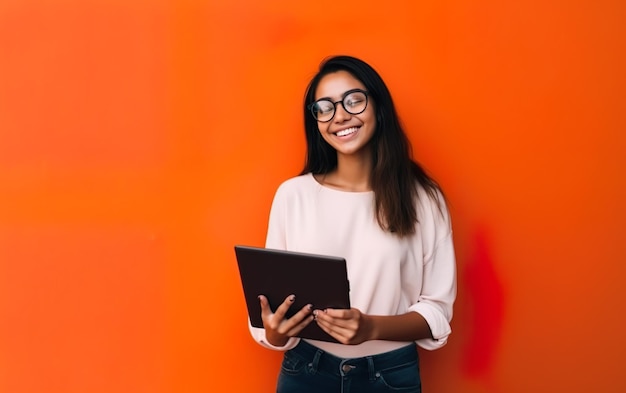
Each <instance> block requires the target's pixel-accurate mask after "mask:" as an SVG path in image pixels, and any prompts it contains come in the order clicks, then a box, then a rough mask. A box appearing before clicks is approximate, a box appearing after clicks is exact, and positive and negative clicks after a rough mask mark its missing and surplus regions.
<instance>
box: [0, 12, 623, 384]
mask: <svg viewBox="0 0 626 393" xmlns="http://www.w3.org/2000/svg"><path fill="white" fill-rule="evenodd" d="M222 3H224V4H222ZM226 3H228V4H226ZM296 4H300V5H296ZM623 4H624V3H623V2H621V1H617V0H615V1H609V0H600V1H597V0H578V1H576V0H574V1H564V0H561V1H551V2H545V1H537V0H531V1H526V2H516V1H504V2H503V1H497V0H482V1H473V2H460V1H436V2H415V1H411V0H405V1H385V2H378V1H374V0H363V1H361V2H358V4H357V3H354V2H352V3H350V2H348V3H345V2H330V3H319V4H316V3H311V2H305V3H304V2H303V3H298V2H291V1H289V2H288V1H284V2H279V1H263V2H259V1H253V0H233V1H228V2H221V1H212V0H196V1H191V0H176V1H174V0H170V1H166V0H150V1H148V0H117V1H115V0H108V1H107V0H90V1H83V0H57V1H54V0H3V1H2V2H0V392H11V393H19V392H211V391H232V392H243V391H255V392H269V391H272V389H273V383H274V380H275V377H276V373H277V370H278V367H279V362H280V354H279V353H276V352H272V351H269V350H265V349H263V348H261V347H260V346H258V345H257V344H256V343H254V342H253V341H252V340H251V338H250V337H249V335H248V332H247V327H246V318H245V306H244V303H243V296H242V292H241V289H240V287H239V281H238V276H237V269H236V265H235V260H234V254H233V249H232V247H233V245H234V244H235V243H244V244H252V245H262V244H263V241H264V237H265V229H266V221H267V216H268V210H269V205H270V202H271V198H272V196H273V192H274V190H275V188H276V187H277V185H278V184H279V183H280V182H281V181H282V180H284V179H286V178H287V177H290V176H292V175H295V174H296V173H297V172H298V171H299V170H300V167H301V164H302V162H303V153H304V138H303V130H302V125H301V123H302V119H301V113H300V112H301V109H300V108H301V100H302V97H303V93H304V88H305V85H306V83H307V82H308V80H309V78H310V77H311V76H312V74H313V73H314V72H315V69H316V67H317V64H318V63H319V61H320V60H321V59H322V58H323V57H325V56H327V55H331V54H340V53H345V54H351V55H356V56H358V57H361V58H363V59H365V60H366V61H368V62H370V63H371V64H372V65H373V66H374V67H375V68H376V69H377V70H378V71H379V72H380V73H381V74H382V76H383V78H384V79H385V80H386V81H387V83H388V85H389V87H390V89H391V91H392V93H393V95H394V99H395V101H396V103H397V105H398V109H399V112H400V114H401V117H402V118H403V121H404V123H405V125H406V129H407V130H408V133H409V134H410V138H411V140H412V142H413V145H414V151H415V156H416V158H417V159H418V160H419V161H421V162H422V163H423V164H424V165H425V166H426V167H427V168H428V169H429V170H430V172H431V173H432V174H433V175H434V176H435V177H436V178H437V179H438V180H439V181H440V182H441V183H442V185H443V186H444V189H445V191H446V192H447V194H448V197H449V200H450V203H451V206H450V208H451V212H452V217H453V222H454V229H455V236H456V238H455V241H456V246H457V253H458V266H459V297H458V302H457V304H456V308H455V318H454V321H453V329H454V334H453V335H452V336H451V340H450V342H449V344H448V345H447V346H446V347H444V348H443V349H441V350H439V351H436V352H433V353H427V352H422V373H423V383H424V386H425V390H426V391H427V392H470V393H472V392H527V391H546V392H557V391H571V392H583V391H595V392H623V391H624V390H626V382H625V380H624V377H623V368H624V364H625V363H626V355H624V354H625V353H626V339H625V338H624V336H623V332H624V331H625V328H626V326H625V325H626V323H625V322H626V321H625V318H626V317H625V316H624V311H625V310H624V301H625V300H626V296H625V295H624V293H623V290H622V288H623V285H624V273H625V272H626V268H625V267H624V266H626V265H625V264H624V263H625V262H626V245H625V244H626V242H625V240H626V239H625V238H624V222H626V208H625V207H624V200H625V199H626V184H625V181H624V177H625V176H624V172H625V169H626V158H625V156H626V154H625V153H624V152H625V151H626V136H625V131H626V120H625V119H626V116H624V114H625V113H626V112H625V110H626V98H625V97H626V94H624V91H626V78H625V76H624V69H626V56H625V53H626V52H625V51H624V48H626V40H625V34H624V30H623V27H622V26H623V23H624V20H626V12H625V7H624V5H623Z"/></svg>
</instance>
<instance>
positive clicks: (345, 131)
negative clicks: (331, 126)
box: [336, 127, 357, 136]
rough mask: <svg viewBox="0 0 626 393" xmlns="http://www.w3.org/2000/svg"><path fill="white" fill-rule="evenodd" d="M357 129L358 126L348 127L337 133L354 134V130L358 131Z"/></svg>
mask: <svg viewBox="0 0 626 393" xmlns="http://www.w3.org/2000/svg"><path fill="white" fill-rule="evenodd" d="M356 130H357V127H352V128H347V129H345V130H341V131H339V132H338V133H337V134H336V135H337V136H346V135H350V134H352V133H353V132H356Z"/></svg>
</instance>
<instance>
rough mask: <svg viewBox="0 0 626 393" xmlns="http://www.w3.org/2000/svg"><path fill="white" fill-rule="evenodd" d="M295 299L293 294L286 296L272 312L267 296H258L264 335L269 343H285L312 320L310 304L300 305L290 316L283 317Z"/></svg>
mask: <svg viewBox="0 0 626 393" xmlns="http://www.w3.org/2000/svg"><path fill="white" fill-rule="evenodd" d="M295 299H296V296H295V295H290V296H287V298H286V299H285V301H284V302H282V304H281V305H280V306H278V308H277V309H276V312H272V309H271V308H270V305H269V302H268V301H267V298H266V297H265V296H263V295H260V296H259V302H260V303H261V318H262V319H263V327H264V328H265V337H266V338H267V341H269V343H270V344H272V345H274V346H276V347H282V346H284V345H285V344H287V341H288V340H289V338H290V337H294V336H296V335H298V333H300V331H301V330H302V329H304V328H305V327H306V326H307V325H308V324H309V323H311V321H313V318H314V316H313V314H312V311H313V306H312V305H311V304H307V305H306V306H304V307H302V309H301V310H300V311H298V312H297V313H296V314H294V315H293V316H292V317H291V318H285V315H286V314H287V310H289V307H291V305H292V304H293V302H294V300H295Z"/></svg>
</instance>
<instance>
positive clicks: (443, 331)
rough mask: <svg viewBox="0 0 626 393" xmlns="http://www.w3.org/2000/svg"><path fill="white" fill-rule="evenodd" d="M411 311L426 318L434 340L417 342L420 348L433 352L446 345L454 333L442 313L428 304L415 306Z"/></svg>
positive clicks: (427, 339)
mask: <svg viewBox="0 0 626 393" xmlns="http://www.w3.org/2000/svg"><path fill="white" fill-rule="evenodd" d="M409 310H410V311H415V312H417V313H419V314H420V315H421V316H422V317H424V319H425V320H426V322H427V323H428V326H429V327H430V332H431V334H432V335H433V338H425V339H421V340H417V341H416V343H417V345H418V346H419V347H421V348H424V349H427V350H429V351H432V350H435V349H439V348H441V347H443V346H444V345H446V343H447V342H448V336H450V334H451V333H452V328H451V327H450V323H449V322H448V320H447V319H446V317H445V316H444V315H443V314H442V313H441V312H439V311H437V310H435V309H434V308H433V307H432V306H431V305H429V304H426V303H417V304H414V305H413V306H411V307H410V309H409Z"/></svg>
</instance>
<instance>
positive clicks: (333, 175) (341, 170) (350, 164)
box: [318, 154, 372, 192]
mask: <svg viewBox="0 0 626 393" xmlns="http://www.w3.org/2000/svg"><path fill="white" fill-rule="evenodd" d="M371 173H372V159H371V154H351V155H343V154H339V155H338V156H337V168H335V170H334V171H332V172H329V173H327V174H325V175H322V176H321V177H320V179H318V180H319V181H320V182H321V183H322V184H324V185H326V186H329V187H332V188H336V189H339V190H343V191H351V192H365V191H371V190H372V187H371V184H370V174H371Z"/></svg>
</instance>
